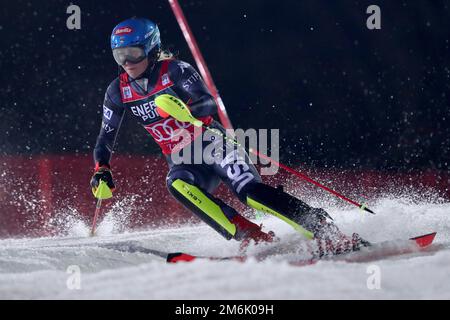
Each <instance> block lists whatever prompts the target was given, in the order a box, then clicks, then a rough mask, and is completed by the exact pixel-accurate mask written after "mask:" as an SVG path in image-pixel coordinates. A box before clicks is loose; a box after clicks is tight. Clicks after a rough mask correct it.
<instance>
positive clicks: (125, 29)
mask: <svg viewBox="0 0 450 320" xmlns="http://www.w3.org/2000/svg"><path fill="white" fill-rule="evenodd" d="M132 32H133V29H132V28H130V27H122V28H118V29H117V30H116V31H115V32H114V34H115V35H119V34H128V33H132Z"/></svg>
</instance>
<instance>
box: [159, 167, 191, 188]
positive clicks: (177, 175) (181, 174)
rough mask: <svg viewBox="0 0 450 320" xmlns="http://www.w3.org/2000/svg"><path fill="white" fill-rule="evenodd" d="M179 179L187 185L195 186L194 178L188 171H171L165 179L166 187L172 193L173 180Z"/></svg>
mask: <svg viewBox="0 0 450 320" xmlns="http://www.w3.org/2000/svg"><path fill="white" fill-rule="evenodd" d="M177 179H180V180H183V181H184V182H187V183H189V184H195V176H194V174H193V173H192V172H190V171H188V170H171V171H170V172H169V173H168V174H167V177H166V186H167V188H168V189H169V191H170V192H171V193H172V189H173V188H172V184H173V182H174V181H175V180H177Z"/></svg>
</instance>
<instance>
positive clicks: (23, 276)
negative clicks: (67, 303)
mask: <svg viewBox="0 0 450 320" xmlns="http://www.w3.org/2000/svg"><path fill="white" fill-rule="evenodd" d="M374 210H375V211H376V212H377V213H378V214H377V215H375V216H371V215H370V216H369V215H363V214H362V213H361V212H360V211H358V210H357V209H355V210H354V209H351V210H341V209H330V210H329V211H330V213H331V214H332V215H333V216H334V217H335V220H336V222H337V224H338V225H339V226H341V228H342V229H343V231H345V232H359V233H360V234H361V235H362V236H363V237H365V238H367V239H369V240H371V241H384V240H392V239H405V238H408V237H411V236H415V235H418V234H422V233H427V232H432V231H437V232H438V236H437V238H436V241H435V243H436V244H435V245H433V246H432V248H430V250H427V251H426V252H421V253H413V254H408V255H404V256H400V257H393V258H388V259H384V260H380V261H371V262H361V263H348V262H345V261H320V262H318V263H317V264H315V265H311V266H304V267H301V268H298V267H295V266H291V265H289V264H288V260H289V258H291V257H292V256H291V255H292V254H293V253H292V249H295V248H297V246H299V243H300V242H301V241H302V239H301V237H300V236H299V235H297V234H296V233H295V232H293V231H292V230H291V229H290V227H289V226H287V225H285V224H284V223H282V222H280V221H278V220H276V219H274V218H271V217H268V218H266V219H265V220H264V221H263V223H264V225H265V226H266V228H267V229H271V230H274V231H276V232H277V234H278V235H279V236H280V238H281V241H282V244H283V245H284V246H286V248H287V249H290V250H287V252H289V253H286V254H282V253H280V254H278V255H274V256H273V257H272V258H270V259H267V260H265V261H263V262H257V261H256V260H255V259H249V260H248V261H246V262H245V263H240V262H236V261H207V260H199V261H195V262H192V263H180V264H175V265H174V264H166V262H165V260H164V259H162V258H160V257H158V256H156V255H148V254H144V253H139V252H135V253H130V252H121V251H117V250H111V249H108V248H104V247H102V246H104V245H106V244H110V243H116V242H127V241H133V242H136V243H138V244H139V245H141V246H144V247H146V248H151V249H156V250H161V251H165V252H174V251H175V252H176V251H183V252H187V253H191V254H198V255H212V256H230V255H235V254H236V253H237V252H238V243H236V242H234V241H225V240H223V239H222V238H221V237H220V236H218V235H217V234H216V233H215V232H214V231H212V230H211V229H209V228H208V227H206V226H202V225H200V226H183V227H180V228H167V229H157V230H148V231H145V232H132V233H123V234H111V233H110V232H109V231H108V230H111V229H110V228H108V226H102V225H100V228H99V236H97V237H94V238H90V237H87V234H88V229H89V228H88V227H87V226H86V227H85V228H84V229H83V228H78V229H77V230H75V232H74V233H75V236H76V237H65V238H62V237H60V238H37V239H3V240H0V298H1V299H53V298H59V299H78V298H84V299H124V298H127V299H133V298H134V299H193V298H199V299H302V298H322V299H323V298H324V299H331V298H342V299H372V298H373V299H394V298H401V299H407V298H439V299H450V281H449V279H450V268H449V265H450V236H449V231H450V204H448V203H442V204H429V203H421V204H413V203H409V202H407V201H405V200H402V199H396V200H392V199H382V200H380V201H378V203H377V204H376V205H375V206H374ZM300 247H301V245H300ZM265 250H266V251H268V250H271V247H270V246H258V247H251V248H250V251H249V253H250V254H258V253H261V252H264V251H265ZM294 253H295V250H294ZM74 265H75V266H78V267H79V268H80V270H81V278H80V279H81V289H79V290H70V289H69V288H68V286H67V281H68V279H69V278H70V277H71V276H73V274H69V273H67V268H68V267H69V266H74ZM373 270H378V271H379V276H380V278H379V280H380V281H379V283H380V289H372V290H371V289H369V288H368V281H369V282H370V279H369V278H370V277H371V276H373ZM369 287H370V286H369Z"/></svg>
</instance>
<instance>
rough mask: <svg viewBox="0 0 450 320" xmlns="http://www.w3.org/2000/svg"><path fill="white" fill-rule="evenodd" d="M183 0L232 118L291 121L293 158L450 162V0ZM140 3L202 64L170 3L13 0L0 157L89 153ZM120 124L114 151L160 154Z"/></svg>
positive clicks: (402, 165) (415, 165) (2, 35)
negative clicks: (122, 24)
mask: <svg viewBox="0 0 450 320" xmlns="http://www.w3.org/2000/svg"><path fill="white" fill-rule="evenodd" d="M180 2H181V5H182V7H183V9H184V12H185V14H186V17H187V19H188V21H189V23H190V26H191V28H192V30H193V32H194V34H195V36H196V38H197V41H198V43H199V46H200V48H201V49H202V52H203V55H204V57H205V59H206V61H207V63H208V65H209V68H210V71H211V73H212V75H213V77H214V80H215V82H216V85H217V87H218V89H219V91H220V93H221V96H222V98H223V100H224V102H225V105H226V107H227V109H228V113H229V115H230V118H231V121H232V123H233V125H234V127H235V128H244V129H246V128H280V129H281V130H280V132H281V139H282V141H281V150H280V155H281V160H282V161H284V162H286V163H289V164H308V165H315V166H334V167H342V168H353V167H356V168H375V169H382V170H412V169H438V170H445V171H447V170H448V164H449V161H450V129H449V127H450V126H449V118H450V112H449V110H450V108H449V103H450V101H449V94H450V90H449V89H450V50H449V40H450V9H449V4H450V2H448V1H427V0H417V1H378V0H376V1H355V0H348V1H346V0H340V1H324V0H322V1H317V0H308V1H200V0H192V1H180ZM71 3H73V4H76V5H79V6H80V7H81V11H82V19H81V20H82V21H81V30H77V31H71V30H68V29H67V28H66V19H67V17H68V16H69V15H68V14H66V8H67V7H68V6H69V5H70V4H71ZM370 4H377V5H379V6H380V7H381V10H382V29H381V30H376V31H371V30H368V29H367V28H366V19H367V17H368V15H367V14H366V8H367V7H368V6H369V5H370ZM134 15H138V16H144V17H148V18H150V19H152V20H154V21H155V22H157V23H158V24H159V27H160V30H161V37H162V41H163V44H164V45H165V46H166V47H169V48H171V49H172V50H173V51H174V52H179V58H180V59H182V60H186V61H188V62H190V63H192V64H194V61H193V58H192V56H191V54H190V52H189V49H188V47H187V44H186V43H185V41H184V38H183V36H182V33H181V31H180V29H179V27H178V24H177V22H176V20H175V18H174V16H173V14H172V11H171V9H170V7H169V4H168V3H167V1H162V0H161V1H157V0H139V1H104V0H100V1H86V0H83V1H82V0H79V1H73V2H70V1H63V0H57V1H56V0H55V1H48V0H47V1H24V0H15V1H8V2H6V1H5V0H2V5H1V8H0V71H1V72H0V79H1V81H0V83H1V85H0V109H1V117H0V128H1V130H0V141H1V144H0V155H15V154H26V155H28V154H63V153H71V154H73V153H79V154H87V153H89V154H90V153H91V152H92V148H93V146H94V143H95V139H96V135H97V133H98V131H99V128H100V122H101V119H100V117H101V104H102V101H103V95H104V92H105V89H106V87H107V86H108V84H109V82H110V81H112V80H113V79H114V78H115V77H116V75H117V67H116V65H115V63H114V60H113V58H112V55H111V51H110V47H109V36H110V33H111V30H112V28H113V27H114V26H115V24H117V23H118V22H119V21H121V20H123V19H126V18H129V17H131V16H134ZM194 65H195V64H194ZM119 136H120V137H119V141H118V147H117V152H120V153H137V154H150V153H152V154H154V153H158V147H157V146H156V145H155V144H154V143H153V142H152V141H151V139H150V138H149V137H148V136H147V135H146V133H145V130H143V129H142V128H141V127H140V126H135V125H134V123H133V121H132V120H131V119H129V120H128V121H125V122H124V126H123V127H122V130H121V132H120V134H119Z"/></svg>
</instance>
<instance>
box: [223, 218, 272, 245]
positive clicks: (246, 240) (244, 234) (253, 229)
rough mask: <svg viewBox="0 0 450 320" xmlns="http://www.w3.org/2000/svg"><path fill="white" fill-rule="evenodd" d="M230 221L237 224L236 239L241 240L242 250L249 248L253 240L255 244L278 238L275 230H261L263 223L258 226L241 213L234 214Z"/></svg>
mask: <svg viewBox="0 0 450 320" xmlns="http://www.w3.org/2000/svg"><path fill="white" fill-rule="evenodd" d="M230 221H231V223H233V224H234V225H235V226H236V234H235V235H234V239H236V240H238V241H241V245H240V250H241V252H243V251H245V250H246V249H247V247H248V246H249V245H250V242H251V240H253V241H254V242H255V244H259V243H262V242H265V243H270V242H273V241H274V240H276V239H277V238H276V237H275V233H274V232H273V231H269V232H267V233H265V232H263V231H262V230H261V229H262V225H259V226H258V225H257V224H255V223H253V222H251V221H250V220H248V219H246V218H244V217H243V216H241V215H239V214H238V215H236V216H234V217H233V218H232V219H231V220H230Z"/></svg>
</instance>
